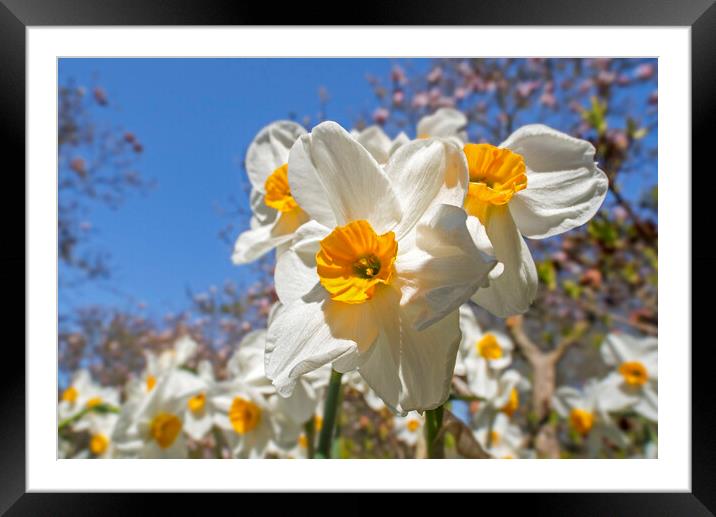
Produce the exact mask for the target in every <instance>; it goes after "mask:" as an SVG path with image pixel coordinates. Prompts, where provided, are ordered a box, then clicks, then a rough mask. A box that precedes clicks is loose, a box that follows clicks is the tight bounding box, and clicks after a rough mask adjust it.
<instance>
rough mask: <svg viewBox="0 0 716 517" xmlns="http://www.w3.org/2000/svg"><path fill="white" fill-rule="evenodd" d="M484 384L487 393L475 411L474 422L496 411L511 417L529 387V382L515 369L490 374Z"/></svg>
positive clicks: (490, 415)
mask: <svg viewBox="0 0 716 517" xmlns="http://www.w3.org/2000/svg"><path fill="white" fill-rule="evenodd" d="M484 386H485V387H486V388H487V394H486V395H485V396H484V397H483V398H484V399H485V400H484V401H481V402H480V405H479V407H478V410H477V412H476V413H475V416H474V420H475V421H476V422H477V421H480V420H481V419H483V418H487V417H490V418H491V417H492V415H494V414H496V413H504V414H505V415H507V416H508V417H512V415H514V414H515V412H516V411H517V410H518V409H519V408H520V403H521V400H522V398H523V397H524V393H525V392H526V391H528V390H529V389H530V382H529V381H528V380H527V379H525V378H524V377H523V376H522V374H520V372H518V371H517V370H507V371H505V372H499V373H498V374H497V375H492V376H491V377H490V380H489V381H488V382H486V383H484ZM476 395H477V396H478V397H480V396H481V395H478V394H476Z"/></svg>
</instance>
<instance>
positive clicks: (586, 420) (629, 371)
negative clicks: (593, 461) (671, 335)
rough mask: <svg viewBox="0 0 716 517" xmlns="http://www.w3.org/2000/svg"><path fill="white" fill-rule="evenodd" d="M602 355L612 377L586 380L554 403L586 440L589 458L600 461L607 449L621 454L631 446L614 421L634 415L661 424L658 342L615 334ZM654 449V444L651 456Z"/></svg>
mask: <svg viewBox="0 0 716 517" xmlns="http://www.w3.org/2000/svg"><path fill="white" fill-rule="evenodd" d="M600 350H601V353H602V359H603V360H604V362H605V364H606V365H608V366H609V367H610V368H612V371H611V372H610V373H609V374H608V375H606V376H605V377H604V378H602V379H590V380H588V381H587V382H586V383H585V384H584V387H583V388H582V389H581V390H578V389H575V388H572V387H569V386H562V387H560V388H559V389H557V391H556V393H555V396H554V401H553V405H554V407H555V409H556V410H557V412H558V413H559V414H560V416H562V417H563V418H566V419H568V421H569V426H570V428H571V429H572V430H573V431H574V433H575V434H576V435H577V436H578V437H580V438H581V439H584V440H585V442H586V446H587V451H588V454H589V456H590V457H596V456H597V455H598V454H599V451H601V450H602V448H603V447H604V446H605V444H610V445H613V446H616V447H618V448H624V447H625V446H626V445H627V444H628V439H627V437H626V436H625V435H624V434H623V433H622V432H621V431H620V430H619V428H618V426H617V425H616V424H615V422H614V420H613V419H612V417H611V415H613V414H615V413H621V412H625V411H631V412H634V413H636V414H637V415H639V416H641V417H642V418H644V419H646V420H648V421H652V422H656V421H657V387H658V378H657V340H656V338H653V337H635V336H630V335H627V334H615V333H612V334H609V335H607V338H606V339H605V341H604V343H602V345H601V349H600ZM655 447H656V445H655V444H654V443H652V444H651V448H652V453H653V454H656V450H655Z"/></svg>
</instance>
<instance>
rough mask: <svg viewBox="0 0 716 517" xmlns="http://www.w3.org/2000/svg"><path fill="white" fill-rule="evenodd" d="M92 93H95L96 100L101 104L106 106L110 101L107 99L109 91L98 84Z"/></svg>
mask: <svg viewBox="0 0 716 517" xmlns="http://www.w3.org/2000/svg"><path fill="white" fill-rule="evenodd" d="M92 93H93V95H94V100H95V101H96V102H97V104H99V105H100V106H106V105H107V104H108V103H109V99H107V92H105V91H104V89H103V88H100V87H99V86H98V87H97V88H95V89H94V90H93V91H92Z"/></svg>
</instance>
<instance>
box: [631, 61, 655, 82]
mask: <svg viewBox="0 0 716 517" xmlns="http://www.w3.org/2000/svg"><path fill="white" fill-rule="evenodd" d="M653 75H654V65H652V64H651V63H644V64H643V65H639V66H638V67H637V68H636V70H634V77H636V78H637V79H640V80H642V81H645V80H647V79H650V78H651V77H652V76H653Z"/></svg>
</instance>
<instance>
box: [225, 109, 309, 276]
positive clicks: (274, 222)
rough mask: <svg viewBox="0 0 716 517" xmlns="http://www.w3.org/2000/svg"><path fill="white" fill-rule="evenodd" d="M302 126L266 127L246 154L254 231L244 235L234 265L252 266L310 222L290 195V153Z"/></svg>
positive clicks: (281, 124) (276, 124)
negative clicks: (251, 264) (247, 264)
mask: <svg viewBox="0 0 716 517" xmlns="http://www.w3.org/2000/svg"><path fill="white" fill-rule="evenodd" d="M305 133H306V130H305V129H304V128H303V126H301V125H299V124H296V123H295V122H291V121H289V120H281V121H278V122H274V123H272V124H269V125H268V126H266V127H264V128H263V129H262V130H261V131H259V133H258V134H257V135H256V137H255V138H254V140H253V141H252V142H251V145H250V146H249V149H248V151H247V152H246V172H247V173H248V176H249V181H250V182H251V209H252V210H253V216H252V217H251V227H250V229H249V230H246V231H245V232H243V233H242V234H241V235H240V236H239V238H238V240H237V241H236V244H235V245H234V252H233V254H232V256H231V258H232V260H233V261H234V263H235V264H246V263H248V262H252V261H254V260H256V259H258V258H260V257H261V256H262V255H264V254H266V253H268V252H269V251H271V250H272V249H274V248H275V247H277V246H279V245H281V244H283V243H285V242H288V241H290V240H291V237H292V236H293V233H294V232H295V231H296V230H297V229H298V227H299V226H301V225H302V224H303V223H305V222H306V221H307V220H308V217H307V215H306V212H304V211H303V210H302V209H301V207H300V206H299V205H298V204H297V203H296V200H295V199H294V198H293V196H292V195H291V189H290V187H289V182H288V152H289V150H290V149H291V146H292V145H293V143H294V142H295V141H296V139H297V138H298V137H300V136H301V135H303V134H305Z"/></svg>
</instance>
